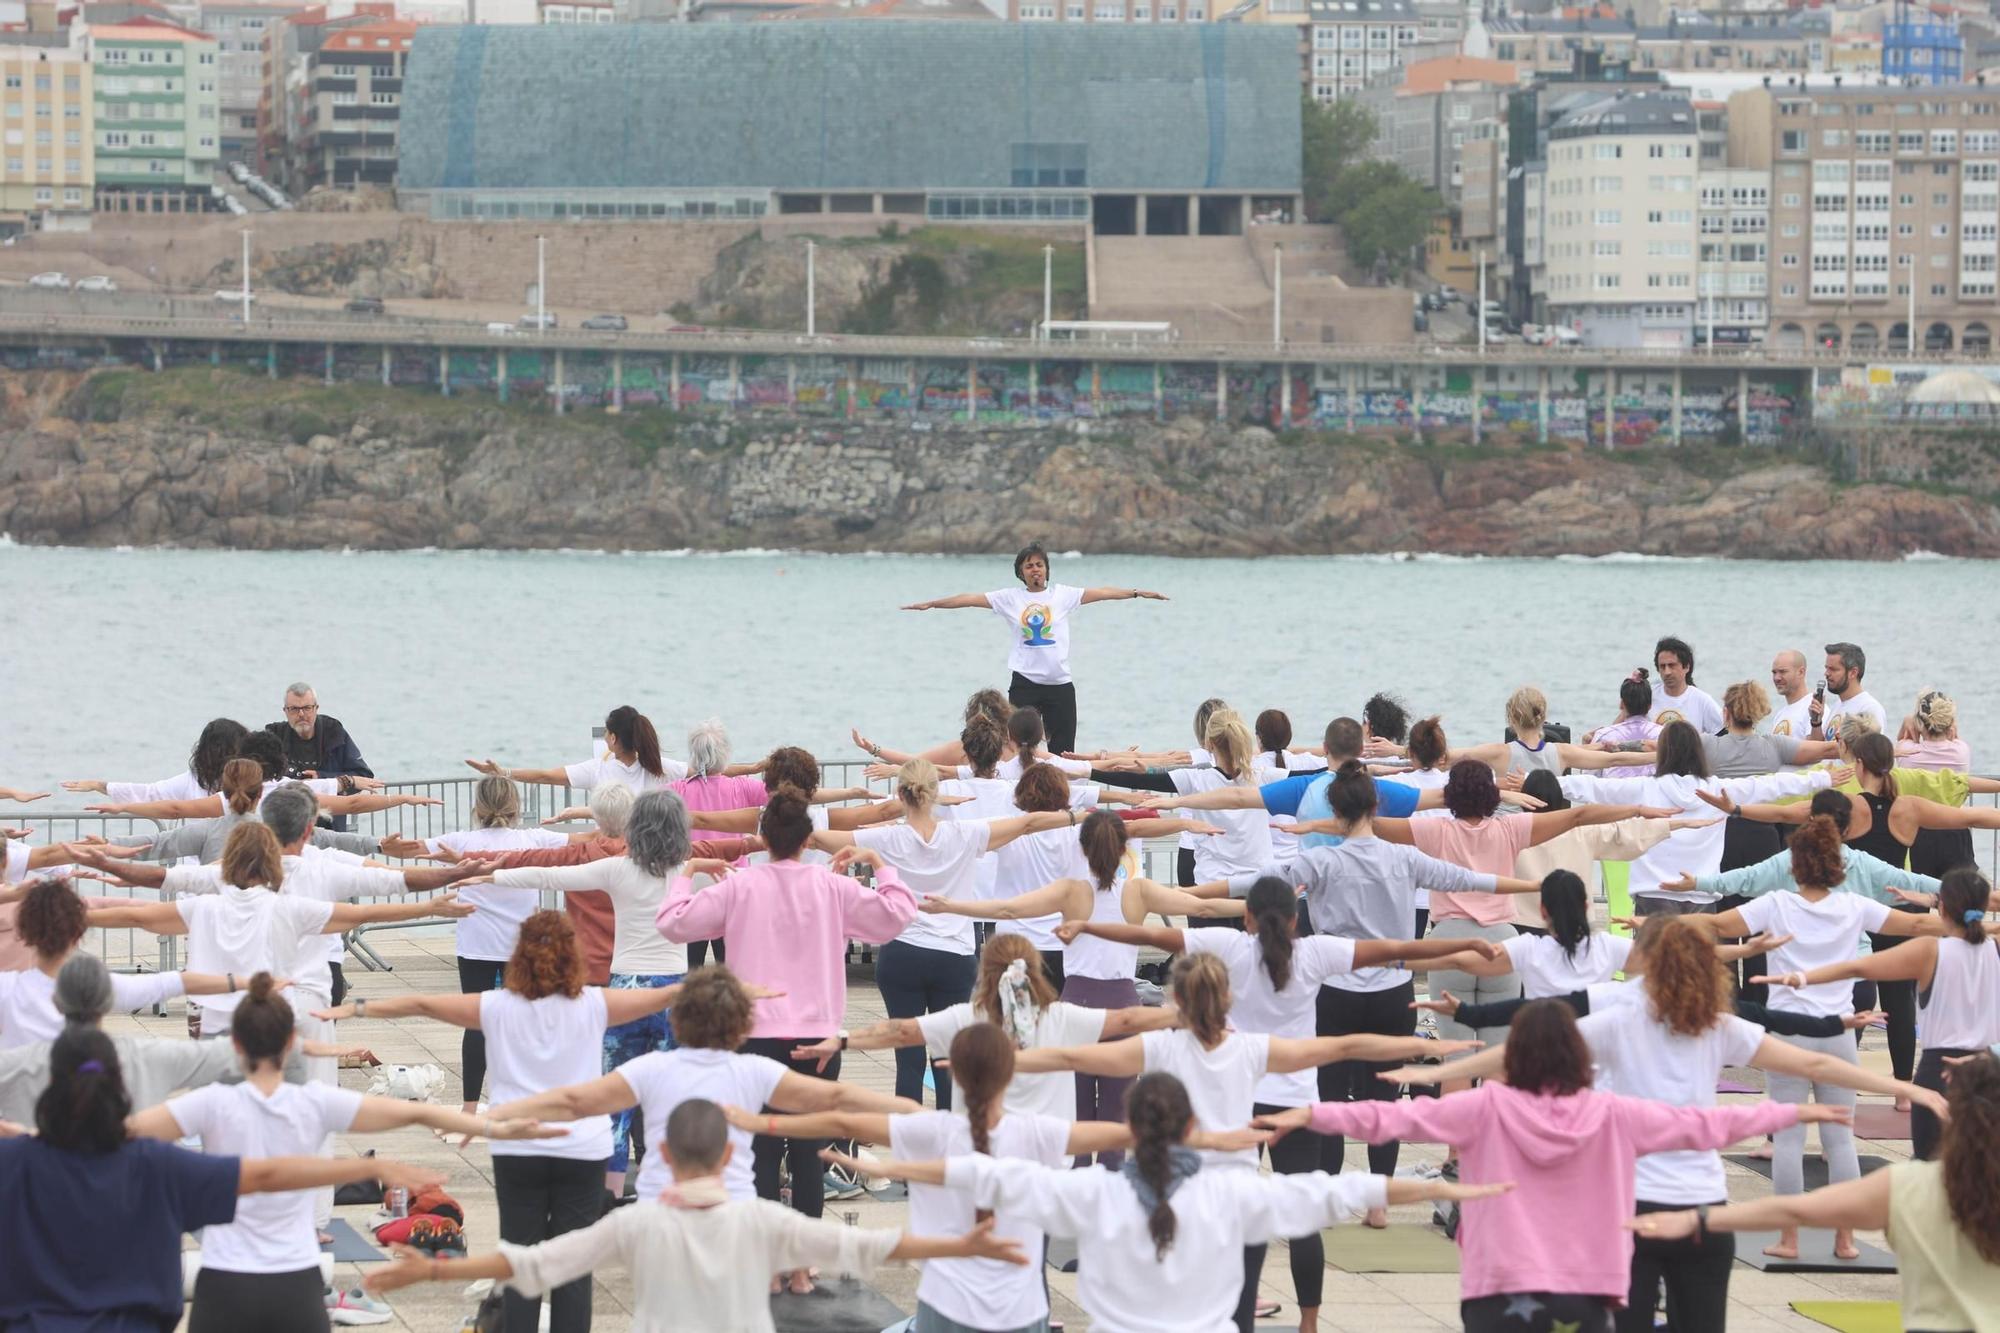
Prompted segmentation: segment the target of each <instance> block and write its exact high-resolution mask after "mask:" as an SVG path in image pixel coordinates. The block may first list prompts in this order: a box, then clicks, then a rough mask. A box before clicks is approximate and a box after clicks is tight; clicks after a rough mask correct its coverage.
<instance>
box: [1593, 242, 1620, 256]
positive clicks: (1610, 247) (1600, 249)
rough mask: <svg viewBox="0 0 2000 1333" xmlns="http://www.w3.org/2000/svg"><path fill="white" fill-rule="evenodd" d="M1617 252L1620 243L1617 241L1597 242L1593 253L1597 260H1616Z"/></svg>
mask: <svg viewBox="0 0 2000 1333" xmlns="http://www.w3.org/2000/svg"><path fill="white" fill-rule="evenodd" d="M1619 250H1620V243H1619V242H1617V241H1599V242H1597V245H1596V252H1595V253H1596V255H1597V257H1598V258H1599V259H1616V258H1618V254H1619Z"/></svg>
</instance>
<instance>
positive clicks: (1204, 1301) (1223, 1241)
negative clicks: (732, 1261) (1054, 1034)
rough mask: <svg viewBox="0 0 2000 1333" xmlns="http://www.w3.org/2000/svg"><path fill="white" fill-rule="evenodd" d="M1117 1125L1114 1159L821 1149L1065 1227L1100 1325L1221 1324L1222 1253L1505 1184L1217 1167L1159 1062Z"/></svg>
mask: <svg viewBox="0 0 2000 1333" xmlns="http://www.w3.org/2000/svg"><path fill="white" fill-rule="evenodd" d="M1214 961H1215V960H1214V959H1212V958H1211V959H1209V960H1208V962H1209V964H1210V965H1211V966H1212V965H1213V964H1214ZM1127 1044H1128V1045H1129V1044H1136V1043H1127ZM1016 1067H1017V1068H1018V1067H1019V1061H1018V1060H1017V1062H1016ZM1125 1124H1126V1127H1127V1129H1128V1130H1129V1131H1130V1135H1131V1141H1132V1148H1131V1152H1130V1154H1129V1156H1128V1157H1127V1158H1126V1161H1125V1165H1124V1166H1123V1167H1122V1168H1120V1169H1119V1170H1117V1171H1065V1170H1062V1169H1060V1168H1057V1167H1049V1166H1042V1165H1037V1164H1034V1163H1029V1162H1022V1161H1005V1162H1002V1161H1000V1160H996V1159H995V1158H992V1157H987V1156H982V1155H980V1154H978V1153H967V1154H962V1155H959V1156H955V1157H950V1158H946V1159H944V1160H940V1161H929V1162H916V1161H897V1162H883V1163H868V1162H857V1161H854V1160H853V1159H852V1158H845V1157H843V1156H842V1155H841V1154H838V1153H828V1154H827V1156H828V1159H829V1160H831V1161H835V1162H840V1163H844V1164H847V1165H850V1166H852V1167H853V1169H855V1170H859V1171H866V1172H869V1173H872V1174H875V1175H880V1176H888V1177H891V1178H894V1179H898V1180H907V1181H910V1182H912V1183H913V1184H915V1183H917V1182H922V1183H924V1184H927V1185H941V1186H946V1187H949V1188H950V1189H952V1190H954V1191H957V1192H960V1193H963V1194H964V1195H966V1196H967V1197H968V1201H969V1202H970V1203H971V1204H972V1205H973V1206H974V1207H978V1208H990V1209H992V1210H993V1211H994V1213H995V1214H996V1215H997V1216H999V1217H1001V1218H1003V1219H1008V1220H1009V1221H1012V1222H1015V1223H1026V1224H1028V1225H1031V1226H1035V1227H1039V1228H1040V1229H1041V1230H1043V1231H1044V1232H1046V1233H1048V1234H1049V1235H1051V1236H1065V1237H1070V1238H1073V1239H1074V1240H1075V1241H1076V1246H1077V1302H1078V1304H1080V1305H1082V1306H1083V1308H1084V1311H1085V1313H1087V1314H1088V1315H1089V1316H1090V1326H1091V1327H1092V1328H1093V1329H1096V1330H1099V1331H1100V1333H1142V1331H1143V1333H1227V1330H1229V1329H1232V1328H1234V1327H1236V1324H1235V1320H1234V1318H1233V1311H1234V1310H1235V1309H1236V1306H1237V1304H1238V1298H1239V1296H1240V1294H1241V1287H1240V1284H1239V1282H1238V1280H1237V1278H1236V1275H1235V1273H1234V1266H1233V1265H1230V1264H1228V1263H1217V1262H1216V1256H1218V1255H1226V1254H1231V1253H1234V1252H1237V1251H1240V1250H1242V1249H1243V1248H1244V1247H1246V1246H1249V1245H1263V1244H1266V1243H1268V1242H1269V1241H1270V1240H1271V1238H1272V1237H1274V1236H1299V1235H1305V1234H1306V1233H1308V1232H1314V1233H1316V1232H1318V1231H1319V1230H1320V1228H1322V1227H1327V1226H1332V1225H1334V1224H1336V1223H1338V1222H1342V1221H1346V1220H1349V1219H1352V1218H1354V1217H1358V1216H1359V1215H1360V1214H1361V1213H1362V1212H1364V1211H1365V1210H1367V1209H1369V1208H1379V1207H1382V1206H1384V1205H1386V1204H1400V1203H1414V1202H1418V1201H1420V1200H1426V1199H1452V1200H1472V1199H1482V1198H1486V1197H1488V1196H1490V1195H1494V1194H1500V1193H1504V1192H1505V1191H1506V1190H1507V1189H1508V1188H1509V1187H1508V1186H1507V1185H1505V1184H1494V1185H1458V1184H1454V1183H1450V1182H1447V1181H1442V1180H1395V1179H1390V1178H1388V1177H1384V1176H1371V1175H1361V1174H1359V1173H1355V1174H1349V1175H1340V1176H1330V1175H1327V1174H1325V1173H1323V1172H1317V1171H1316V1172H1314V1173H1312V1174H1311V1175H1306V1176H1265V1175H1260V1174H1259V1173H1257V1172H1256V1171H1254V1170H1251V1171H1245V1170H1240V1169H1234V1168H1226V1167H1219V1166H1216V1165H1215V1164H1214V1163H1213V1162H1212V1161H1205V1160H1204V1154H1203V1153H1201V1152H1197V1151H1196V1148H1195V1146H1194V1145H1195V1144H1196V1143H1198V1142H1212V1141H1211V1140H1203V1139H1201V1138H1200V1137H1199V1135H1198V1124H1197V1121H1196V1118H1195V1110H1194V1106H1193V1103H1192V1102H1191V1101H1190V1100H1189V1098H1188V1089H1187V1087H1186V1085H1185V1084H1183V1083H1182V1081H1181V1080H1180V1079H1178V1078H1176V1077H1174V1076H1173V1075H1172V1074H1167V1073H1151V1074H1147V1075H1145V1076H1144V1077H1143V1078H1141V1079H1140V1080H1139V1081H1138V1082H1137V1083H1136V1084H1134V1085H1133V1088H1132V1093H1131V1096H1130V1097H1128V1098H1127V1099H1126V1103H1125Z"/></svg>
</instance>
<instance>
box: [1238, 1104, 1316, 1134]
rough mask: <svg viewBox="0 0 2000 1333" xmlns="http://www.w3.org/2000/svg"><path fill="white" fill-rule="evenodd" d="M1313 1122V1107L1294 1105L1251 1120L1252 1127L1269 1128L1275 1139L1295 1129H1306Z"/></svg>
mask: <svg viewBox="0 0 2000 1333" xmlns="http://www.w3.org/2000/svg"><path fill="white" fill-rule="evenodd" d="M1311 1123H1312V1107H1310V1106H1293V1107H1290V1108H1288V1109H1286V1110H1283V1111H1279V1112H1277V1113H1275V1114H1273V1115H1260V1116H1257V1117H1255V1118H1254V1119H1252V1120H1251V1122H1250V1128H1252V1129H1268V1130H1270V1131H1271V1135H1272V1137H1273V1138H1274V1139H1281V1138H1283V1137H1285V1135H1287V1134H1289V1133H1291V1132H1292V1131H1293V1130H1295V1129H1304V1128H1305V1127H1306V1126H1307V1125H1309V1124H1311Z"/></svg>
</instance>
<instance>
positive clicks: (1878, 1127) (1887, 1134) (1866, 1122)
mask: <svg viewBox="0 0 2000 1333" xmlns="http://www.w3.org/2000/svg"><path fill="white" fill-rule="evenodd" d="M1854 1137H1855V1138H1857V1139H1907V1138H1909V1137H1910V1113H1909V1112H1908V1111H1898V1110H1897V1109H1896V1108H1895V1107H1894V1106H1893V1105H1884V1104H1883V1103H1881V1102H1873V1103H1870V1102H1863V1103H1862V1104H1861V1105H1859V1106H1857V1107H1855V1108H1854Z"/></svg>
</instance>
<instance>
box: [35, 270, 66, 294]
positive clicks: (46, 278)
mask: <svg viewBox="0 0 2000 1333" xmlns="http://www.w3.org/2000/svg"><path fill="white" fill-rule="evenodd" d="M28 285H29V286H30V287H47V288H51V289H53V290H55V291H61V292H66V291H68V290H69V279H68V278H67V277H65V276H64V275H63V274H60V273H37V274H36V275H35V276H34V277H32V278H29V279H28Z"/></svg>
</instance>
